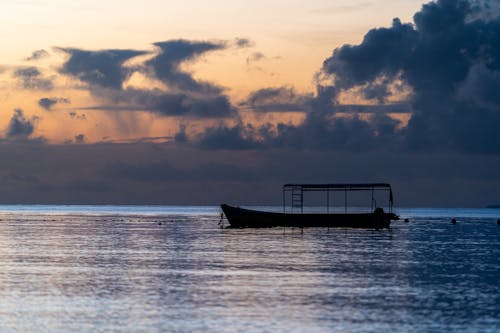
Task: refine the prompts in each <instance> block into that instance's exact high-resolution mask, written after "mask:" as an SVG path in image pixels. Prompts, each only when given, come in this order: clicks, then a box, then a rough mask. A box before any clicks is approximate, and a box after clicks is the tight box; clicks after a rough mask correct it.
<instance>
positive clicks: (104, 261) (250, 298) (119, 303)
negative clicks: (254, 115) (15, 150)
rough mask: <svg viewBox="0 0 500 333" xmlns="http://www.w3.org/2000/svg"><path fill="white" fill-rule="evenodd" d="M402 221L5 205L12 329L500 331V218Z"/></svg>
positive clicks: (406, 213) (414, 212)
mask: <svg viewBox="0 0 500 333" xmlns="http://www.w3.org/2000/svg"><path fill="white" fill-rule="evenodd" d="M397 213H399V214H400V215H401V216H402V217H403V218H405V217H407V218H409V219H410V222H409V223H404V222H403V221H398V222H394V223H393V226H392V228H391V229H390V230H380V231H373V230H354V229H315V228H313V229H305V230H303V232H302V231H301V230H300V229H285V230H284V229H282V228H275V229H263V230H252V229H241V230H232V229H223V230H221V229H219V228H218V222H219V218H220V211H219V209H218V208H217V207H158V206H153V207H148V206H0V332H207V331H209V332H384V331H387V332H498V331H499V330H500V226H497V224H496V221H497V219H499V218H500V210H495V209H398V210H397ZM452 217H454V218H456V219H457V224H456V225H452V224H451V223H450V220H451V218H452Z"/></svg>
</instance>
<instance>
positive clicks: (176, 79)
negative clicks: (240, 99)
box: [60, 40, 243, 118]
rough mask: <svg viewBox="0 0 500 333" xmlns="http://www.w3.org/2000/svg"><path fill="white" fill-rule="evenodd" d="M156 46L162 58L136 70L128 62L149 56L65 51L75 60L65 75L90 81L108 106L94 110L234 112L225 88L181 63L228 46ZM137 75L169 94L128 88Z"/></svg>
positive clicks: (210, 115)
mask: <svg viewBox="0 0 500 333" xmlns="http://www.w3.org/2000/svg"><path fill="white" fill-rule="evenodd" d="M241 43H243V42H242V41H241ZM154 45H155V46H156V47H157V48H158V52H157V54H156V55H154V56H153V57H152V58H151V59H149V60H147V61H145V62H144V63H142V64H138V65H136V66H134V67H125V66H124V63H125V62H126V61H127V60H129V59H131V58H133V57H136V56H139V55H143V54H145V53H146V52H144V51H137V50H101V51H85V50H79V49H69V48H61V50H63V51H64V52H66V53H68V54H69V55H70V57H69V59H68V60H67V61H66V62H65V63H64V64H63V66H62V68H61V70H60V72H61V73H64V74H67V75H71V76H74V77H77V78H79V79H80V80H81V81H83V82H86V83H87V84H88V85H89V87H88V88H89V90H90V92H91V93H92V94H93V96H94V97H96V98H98V99H99V101H101V102H104V103H102V104H99V105H95V106H93V107H90V109H99V110H108V111H120V110H131V111H148V112H153V113H157V114H159V115H162V116H187V117H201V118H220V117H228V116H231V115H233V114H234V112H235V109H234V107H233V106H232V105H231V103H230V101H229V98H228V97H227V96H225V95H224V94H222V88H220V87H218V86H216V85H214V84H212V83H210V82H203V81H198V80H195V79H194V78H193V76H192V74H191V73H188V72H186V71H184V70H182V69H181V65H182V64H184V63H186V62H192V61H195V60H196V59H198V58H199V57H200V56H201V55H203V54H205V53H207V52H210V51H216V50H222V49H225V48H227V45H228V43H227V42H224V41H220V42H192V41H187V40H172V41H166V42H159V43H155V44H154ZM134 71H141V72H142V73H143V74H145V75H146V76H148V77H150V78H152V79H158V80H160V81H162V82H163V83H164V84H165V85H166V86H167V88H168V89H167V91H165V90H163V89H159V88H153V89H147V88H136V87H127V88H124V87H123V83H124V82H125V81H126V80H127V79H128V78H129V77H130V75H131V74H132V73H133V72H134Z"/></svg>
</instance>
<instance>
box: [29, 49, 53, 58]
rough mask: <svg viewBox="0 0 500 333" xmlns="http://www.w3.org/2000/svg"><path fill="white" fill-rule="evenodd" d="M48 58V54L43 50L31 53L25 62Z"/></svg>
mask: <svg viewBox="0 0 500 333" xmlns="http://www.w3.org/2000/svg"><path fill="white" fill-rule="evenodd" d="M49 56H50V54H49V52H47V51H45V50H44V49H41V50H36V51H33V53H32V54H31V55H30V56H29V57H28V58H26V59H25V60H26V61H35V60H39V59H43V58H48V57H49Z"/></svg>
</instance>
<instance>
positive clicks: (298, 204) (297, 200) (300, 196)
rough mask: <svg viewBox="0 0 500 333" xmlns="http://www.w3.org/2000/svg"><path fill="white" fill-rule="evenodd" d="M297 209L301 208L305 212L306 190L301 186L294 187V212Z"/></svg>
mask: <svg viewBox="0 0 500 333" xmlns="http://www.w3.org/2000/svg"><path fill="white" fill-rule="evenodd" d="M295 210H299V211H300V212H301V213H303V212H304V192H303V191H302V188H301V187H295V188H293V189H292V213H293V212H294V211H295Z"/></svg>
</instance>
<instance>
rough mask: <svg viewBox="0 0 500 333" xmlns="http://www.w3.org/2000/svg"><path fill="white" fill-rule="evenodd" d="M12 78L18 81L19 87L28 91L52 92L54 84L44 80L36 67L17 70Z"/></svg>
mask: <svg viewBox="0 0 500 333" xmlns="http://www.w3.org/2000/svg"><path fill="white" fill-rule="evenodd" d="M13 76H14V77H15V78H17V79H19V80H20V83H21V86H22V87H23V88H24V89H29V90H52V89H53V88H54V84H53V83H52V80H50V79H48V78H44V77H43V76H42V73H41V72H40V71H39V70H38V68H36V67H26V68H21V69H18V70H16V71H15V72H14V74H13Z"/></svg>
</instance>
